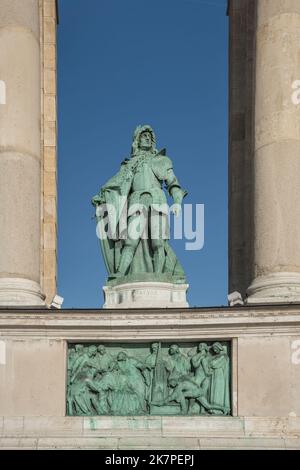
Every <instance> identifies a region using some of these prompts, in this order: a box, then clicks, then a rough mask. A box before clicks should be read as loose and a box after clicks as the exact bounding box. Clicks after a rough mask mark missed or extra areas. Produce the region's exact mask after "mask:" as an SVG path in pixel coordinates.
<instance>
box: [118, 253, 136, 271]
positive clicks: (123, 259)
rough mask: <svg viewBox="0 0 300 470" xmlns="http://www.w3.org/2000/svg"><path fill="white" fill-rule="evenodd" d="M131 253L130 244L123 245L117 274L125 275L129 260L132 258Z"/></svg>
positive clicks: (129, 263)
mask: <svg viewBox="0 0 300 470" xmlns="http://www.w3.org/2000/svg"><path fill="white" fill-rule="evenodd" d="M133 254H134V249H133V248H131V246H125V247H124V249H123V251H122V255H121V260H120V264H119V267H118V271H117V273H116V274H117V275H122V276H125V274H126V272H127V270H128V268H129V266H130V265H131V262H132V260H133Z"/></svg>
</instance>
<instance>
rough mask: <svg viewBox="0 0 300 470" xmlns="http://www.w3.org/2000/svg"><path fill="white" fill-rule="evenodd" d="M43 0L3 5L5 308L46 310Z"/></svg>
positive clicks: (0, 212) (0, 191)
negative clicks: (43, 270)
mask: <svg viewBox="0 0 300 470" xmlns="http://www.w3.org/2000/svg"><path fill="white" fill-rule="evenodd" d="M40 75H41V63H40V26H39V1H38V0H1V1H0V79H1V80H3V81H4V82H5V84H6V104H5V105H0V305H2V306H3V305H22V306H23V305H24V306H26V305H32V306H34V305H43V304H44V297H43V295H42V293H41V290H40V240H41V85H40Z"/></svg>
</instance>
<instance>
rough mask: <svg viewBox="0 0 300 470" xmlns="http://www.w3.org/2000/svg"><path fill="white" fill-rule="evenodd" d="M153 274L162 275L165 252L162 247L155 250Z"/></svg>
mask: <svg viewBox="0 0 300 470" xmlns="http://www.w3.org/2000/svg"><path fill="white" fill-rule="evenodd" d="M153 264H154V272H156V273H162V271H163V267H164V264H165V250H164V247H163V246H162V247H160V248H156V250H155V251H154V256H153Z"/></svg>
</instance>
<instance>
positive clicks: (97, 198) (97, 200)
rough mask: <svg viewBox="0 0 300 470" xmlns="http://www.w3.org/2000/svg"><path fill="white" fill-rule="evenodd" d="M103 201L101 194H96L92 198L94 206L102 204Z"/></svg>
mask: <svg viewBox="0 0 300 470" xmlns="http://www.w3.org/2000/svg"><path fill="white" fill-rule="evenodd" d="M102 203H103V200H102V198H101V196H100V195H99V194H96V196H94V197H93V199H92V204H93V206H94V207H97V206H99V205H100V204H102Z"/></svg>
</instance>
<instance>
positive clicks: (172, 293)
mask: <svg viewBox="0 0 300 470" xmlns="http://www.w3.org/2000/svg"><path fill="white" fill-rule="evenodd" d="M188 287H189V286H188V284H172V283H169V282H150V281H147V282H130V283H126V284H119V285H116V286H104V287H103V292H104V299H105V303H104V305H103V308H143V307H144V308H155V307H158V308H177V307H182V308H184V307H188V306H189V304H188V303H187V300H186V292H187V289H188Z"/></svg>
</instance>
